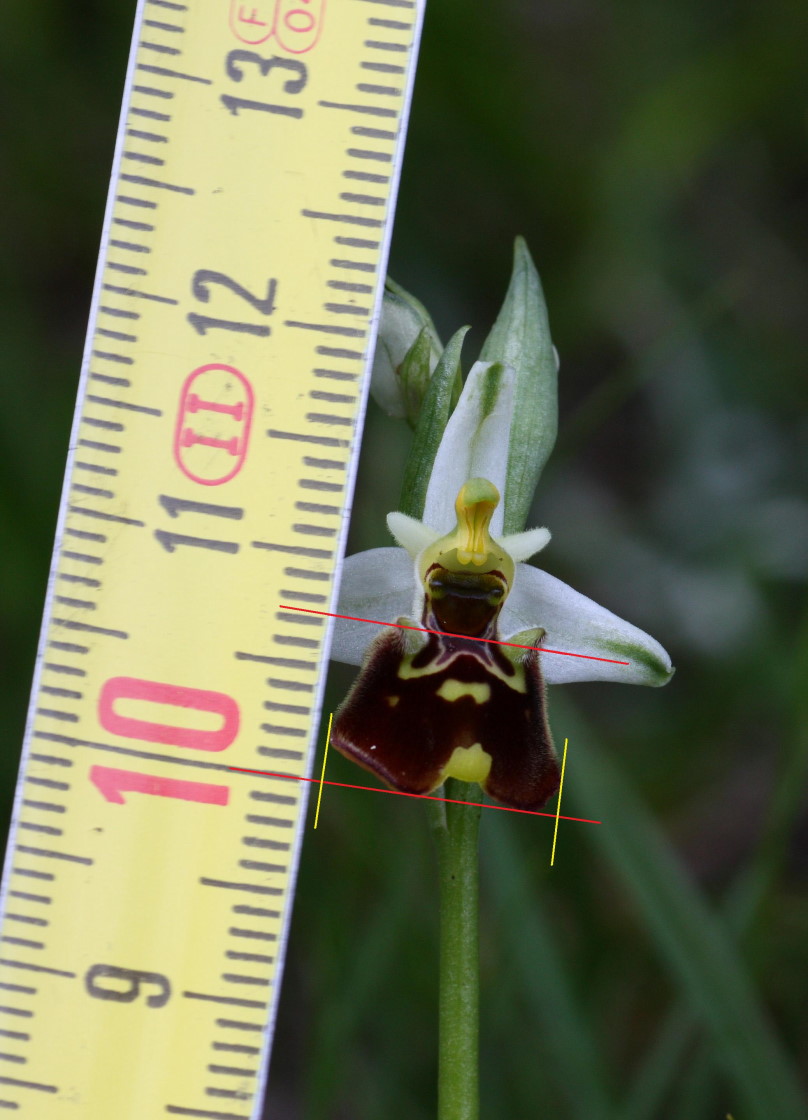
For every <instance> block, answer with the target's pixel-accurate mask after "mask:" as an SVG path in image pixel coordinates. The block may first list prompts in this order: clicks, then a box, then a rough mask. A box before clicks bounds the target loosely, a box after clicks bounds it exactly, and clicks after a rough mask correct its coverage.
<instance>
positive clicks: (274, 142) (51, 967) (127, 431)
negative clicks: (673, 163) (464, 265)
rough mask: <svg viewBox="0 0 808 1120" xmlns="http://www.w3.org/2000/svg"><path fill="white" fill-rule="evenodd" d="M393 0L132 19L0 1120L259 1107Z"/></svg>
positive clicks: (326, 600) (22, 829)
mask: <svg viewBox="0 0 808 1120" xmlns="http://www.w3.org/2000/svg"><path fill="white" fill-rule="evenodd" d="M422 6H423V5H422V3H421V2H420V0H419V2H418V3H416V2H413V0H328V2H327V3H326V0H274V2H273V0H250V3H249V4H242V3H240V2H239V0H231V2H230V5H229V7H228V4H227V3H224V2H222V3H218V4H214V3H210V2H207V0H188V2H187V3H184V4H182V3H175V2H170V0H141V3H140V5H139V7H138V11H137V16H136V22H135V31H134V38H133V45H132V52H131V57H130V62H129V69H128V74H127V80H126V89H125V94H124V101H123V110H122V115H121V124H120V129H119V135H118V140H117V146H116V152H115V160H114V166H113V173H112V182H111V187H110V193H109V200H108V204H107V211H106V216H105V222H104V231H103V237H102V245H101V253H100V258H99V266H98V273H97V278H96V284H95V289H94V294H93V301H92V309H91V316H90V326H89V331H88V339H87V346H86V350H85V356H84V363H83V368H82V377H81V383H80V388H79V398H78V404H77V409H76V416H75V421H74V426H73V432H72V437H71V441H70V452H69V457H68V463H67V471H66V477H65V489H64V494H63V499H62V507H61V511H60V516H59V523H58V526H57V532H56V547H55V552H54V561H53V566H52V570H51V578H50V582H49V588H48V598H47V603H46V608H45V616H44V622H43V629H42V636H41V641H40V648H39V654H38V659H37V667H36V673H35V680H34V687H33V695H32V702H31V710H30V715H29V720H28V725H27V728H26V738H25V746H24V752H23V759H22V763H21V768H20V776H19V784H18V789H17V797H16V801H15V806H14V816H13V824H12V829H11V835H10V839H9V846H8V855H7V860H6V866H5V873H4V880H3V894H2V939H3V952H2V957H1V958H0V986H1V987H2V989H3V993H2V994H3V999H2V1007H0V1038H2V1050H3V1052H4V1053H3V1057H4V1059H6V1060H5V1061H4V1062H3V1069H2V1071H0V1107H2V1108H8V1109H10V1110H11V1109H14V1110H16V1109H19V1111H20V1112H21V1113H22V1114H25V1113H26V1112H27V1114H28V1115H30V1116H35V1117H37V1120H50V1118H54V1120H61V1118H63V1117H70V1116H75V1117H81V1120H110V1118H111V1117H115V1118H116V1120H127V1118H132V1120H134V1118H135V1117H136V1118H137V1120H145V1118H155V1120H156V1118H157V1117H162V1116H167V1115H170V1116H187V1117H207V1118H211V1120H249V1118H253V1120H255V1118H257V1117H258V1116H259V1115H260V1114H261V1109H262V1100H263V1094H264V1089H265V1083H266V1079H267V1070H268V1062H269V1048H270V1042H271V1034H272V1026H273V1022H274V1018H275V1011H276V1005H277V998H278V989H279V981H280V975H281V967H282V962H283V957H284V950H285V942H286V936H287V931H288V928H289V920H290V911H291V903H292V897H293V893H294V883H295V873H296V868H297V863H298V858H299V852H300V845H301V837H302V826H303V820H304V815H305V811H306V804H307V798H306V788H307V783H306V782H303V781H300V782H295V781H290V780H288V779H283V778H272V777H267V776H263V775H257V774H253V775H251V774H248V773H236V772H235V771H234V770H233V769H232V768H233V767H236V768H240V769H241V770H242V771H248V770H261V771H274V772H282V773H284V774H290V775H294V776H299V777H301V778H308V777H309V776H310V775H311V770H312V762H313V754H314V748H315V744H316V740H317V732H318V724H319V716H320V706H321V694H322V689H323V683H324V676H325V664H326V658H327V651H328V636H329V634H328V625H327V623H326V622H325V620H324V619H322V618H320V617H316V616H312V615H305V614H299V613H296V612H290V611H283V610H280V609H279V604H281V603H290V602H291V603H295V602H299V603H301V604H308V605H314V606H317V607H318V608H319V609H322V610H326V611H328V610H331V611H333V610H334V609H335V607H334V606H333V602H334V588H335V582H336V579H337V574H338V567H339V562H340V558H341V555H342V551H343V548H344V540H345V531H346V520H347V519H346V517H345V516H344V515H345V512H346V509H347V507H348V504H349V497H350V493H351V490H352V486H353V480H354V475H355V471H356V461H357V454H358V446H357V444H358V435H357V433H358V432H359V431H360V430H361V420H362V416H363V409H364V402H365V399H366V390H367V380H368V376H369V361H370V358H371V356H372V348H373V342H374V327H373V324H374V322H375V317H376V315H377V312H378V308H379V306H380V302H381V288H382V284H383V279H384V272H385V268H386V260H387V253H388V246H389V238H390V230H391V223H392V215H393V207H394V202H395V193H396V187H397V181H398V174H399V169H400V164H401V159H402V152H403V143H404V132H405V125H406V116H407V112H408V107H409V100H410V93H411V88H412V82H413V77H414V70H415V54H416V49H417V43H418V36H419V31H420V23H421V18H422Z"/></svg>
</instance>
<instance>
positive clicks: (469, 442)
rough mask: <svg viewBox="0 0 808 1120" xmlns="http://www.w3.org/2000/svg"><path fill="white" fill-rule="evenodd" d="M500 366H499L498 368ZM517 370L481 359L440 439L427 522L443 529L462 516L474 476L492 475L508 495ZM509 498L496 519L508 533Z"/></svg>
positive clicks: (498, 528) (496, 531) (495, 528)
mask: <svg viewBox="0 0 808 1120" xmlns="http://www.w3.org/2000/svg"><path fill="white" fill-rule="evenodd" d="M495 367H496V368H495ZM513 387H514V372H513V370H512V369H510V367H508V366H498V364H497V363H495V362H475V363H474V365H473V366H472V367H471V370H470V371H469V375H468V377H467V378H466V384H465V385H464V386H463V392H462V393H461V394H460V400H459V401H458V402H457V407H456V408H455V410H454V412H453V413H452V415H451V417H450V418H449V423H448V424H447V425H446V430H445V431H444V433H443V439H442V440H441V442H440V447H439V448H438V453H437V455H436V456H435V463H434V465H433V467H432V477H431V479H430V482H429V486H428V488H427V492H426V502H425V505H424V521H425V522H426V524H427V525H429V526H431V527H432V528H433V529H437V530H439V531H440V533H441V534H443V533H448V532H449V531H450V530H451V529H452V527H453V526H454V525H455V522H456V520H457V518H456V515H455V499H456V498H457V495H458V493H459V492H460V488H461V487H462V486H463V485H464V483H466V482H468V480H469V479H470V478H487V479H488V481H489V482H493V484H494V486H496V488H497V489H498V490H499V492H500V495H501V496H503V497H504V494H505V484H506V482H507V477H508V445H509V433H510V430H511V423H512V420H513ZM502 510H503V503H502V501H500V503H499V505H498V506H497V508H496V510H495V511H494V516H493V518H492V519H491V527H490V531H491V535H492V536H493V537H496V538H498V537H499V536H500V535H501V533H502Z"/></svg>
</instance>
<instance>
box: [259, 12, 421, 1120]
mask: <svg viewBox="0 0 808 1120" xmlns="http://www.w3.org/2000/svg"><path fill="white" fill-rule="evenodd" d="M355 2H356V0H355ZM413 8H414V20H413V30H412V45H411V48H410V57H409V63H408V70H407V82H406V85H405V87H404V93H403V96H402V100H401V113H400V116H399V134H398V137H397V139H396V153H395V157H394V162H393V173H392V175H391V177H390V193H389V196H388V205H387V213H386V215H385V223H384V230H383V236H382V239H381V247H380V251H379V270H378V274H377V276H376V289H375V291H374V293H373V301H374V302H373V315H372V317H371V321H370V330H369V332H368V338H367V348H366V350H365V359H364V364H363V368H362V383H361V393H360V396H359V402H358V405H357V411H356V424H355V426H354V431H353V436H352V440H351V452H350V456H349V459H348V470H347V472H346V479H345V504H344V507H343V511H342V517H341V519H340V528H339V533H338V534H337V541H336V548H335V552H336V564H335V566H334V579H333V584H332V590H331V601H330V603H329V610H330V611H331V612H332V613H334V612H335V611H336V608H337V601H338V599H339V591H340V584H341V582H342V569H343V565H344V563H345V549H346V546H347V541H348V532H349V530H350V524H351V517H352V513H353V499H354V492H355V490H356V477H357V474H358V471H359V459H360V456H361V453H362V439H363V436H364V429H365V417H366V415H367V407H368V396H369V395H370V381H371V372H372V368H373V356H374V353H375V350H376V337H377V334H378V330H379V322H380V320H381V311H382V299H383V294H384V285H385V281H386V279H387V263H388V260H389V257H390V245H391V242H392V239H393V227H394V225H395V215H396V207H397V205H398V188H399V184H400V181H401V172H402V168H403V166H404V153H405V149H406V143H407V132H408V129H409V121H410V110H411V107H412V97H413V90H414V87H415V75H416V72H417V69H418V54H419V50H420V44H421V33H422V31H423V25H424V16H425V12H426V0H413ZM335 625H336V619H335V618H327V619H326V626H325V629H324V631H323V644H322V649H321V655H320V667H319V672H318V682H317V691H316V693H315V697H314V705H313V719H312V724H311V731H310V733H309V741H308V759H307V775H306V776H307V777H311V774H312V770H313V767H314V762H315V758H316V754H317V742H318V739H319V735H320V727H321V725H322V722H323V719H322V716H323V695H324V693H325V686H326V682H327V680H328V663H329V661H330V660H331V643H332V639H333V634H334V626H335ZM302 784H303V790H302V791H301V805H302V811H301V813H300V815H299V817H298V819H297V822H296V826H295V836H294V841H293V848H292V859H291V860H290V862H289V878H288V880H287V883H288V896H289V899H290V902H289V905H287V906H286V907H285V909H284V915H283V919H282V922H281V928H280V931H279V934H278V962H279V966H280V967H278V965H277V964H276V970H275V975H274V977H273V981H274V982H273V985H272V987H273V992H272V999H271V1000H270V1004H269V1008H268V1014H267V1023H266V1030H265V1034H264V1040H263V1044H262V1046H261V1062H260V1071H261V1073H260V1077H259V1078H258V1079H257V1081H256V1093H255V1098H254V1100H255V1104H254V1108H253V1111H252V1112H251V1114H250V1120H261V1116H262V1114H263V1111H264V1104H265V1094H266V1089H267V1086H268V1084H269V1068H270V1064H271V1060H272V1045H273V1042H274V1038H275V1026H276V1024H277V1019H278V1005H279V1002H280V993H281V988H282V981H283V973H284V971H285V967H286V953H287V949H288V944H289V933H290V929H291V923H292V914H293V911H294V900H295V895H296V893H297V877H298V871H299V869H300V859H301V855H302V851H303V842H304V831H305V828H306V820H307V816H308V802H309V796H310V793H311V783H310V782H303V783H302Z"/></svg>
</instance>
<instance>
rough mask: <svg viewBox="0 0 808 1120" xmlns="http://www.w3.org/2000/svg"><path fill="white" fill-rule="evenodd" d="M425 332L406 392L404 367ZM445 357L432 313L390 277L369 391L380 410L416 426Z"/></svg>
mask: <svg viewBox="0 0 808 1120" xmlns="http://www.w3.org/2000/svg"><path fill="white" fill-rule="evenodd" d="M422 332H423V333H424V340H423V342H422V343H420V344H419V349H418V351H417V352H416V353H415V354H413V355H412V358H411V361H410V363H409V365H408V374H407V386H406V389H405V386H404V385H402V365H403V363H404V360H405V359H406V358H407V357H408V355H409V354H410V352H411V351H412V350H413V347H414V345H415V344H416V342H417V340H418V338H419V335H421V334H422ZM442 353H443V346H442V345H441V341H440V338H439V337H438V332H437V331H436V330H435V324H434V323H433V322H432V319H431V318H430V315H429V312H428V311H427V310H426V308H425V307H424V305H423V304H422V303H421V302H420V301H419V300H417V299H416V298H415V296H413V295H410V293H409V292H407V291H405V290H404V289H403V288H402V287H400V286H399V285H398V284H396V283H395V281H394V280H391V279H390V277H389V276H388V278H387V282H386V283H385V288H384V301H383V304H382V316H381V321H380V323H379V333H378V336H377V339H376V351H375V353H374V355H373V372H372V374H371V381H370V391H371V393H372V395H373V399H374V400H375V401H376V403H377V404H378V405H379V407H380V408H383V409H384V411H385V412H386V413H388V414H389V415H390V416H395V417H397V418H403V417H405V416H406V417H407V418H408V419H409V421H410V423H411V424H414V423H415V417H417V413H418V408H419V407H420V401H421V400H422V399H423V393H424V391H425V389H426V384H427V382H428V380H429V376H430V375H431V373H432V371H433V370H434V368H435V366H436V365H437V363H438V359H439V358H440V356H441V354H442Z"/></svg>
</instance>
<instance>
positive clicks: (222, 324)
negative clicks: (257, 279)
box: [187, 268, 278, 338]
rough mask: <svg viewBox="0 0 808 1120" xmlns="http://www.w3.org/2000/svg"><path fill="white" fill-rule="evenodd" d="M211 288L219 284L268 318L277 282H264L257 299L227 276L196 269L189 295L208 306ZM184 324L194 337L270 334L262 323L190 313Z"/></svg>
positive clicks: (211, 270)
mask: <svg viewBox="0 0 808 1120" xmlns="http://www.w3.org/2000/svg"><path fill="white" fill-rule="evenodd" d="M211 284H220V285H221V286H222V287H223V288H226V289H228V290H229V291H231V292H233V293H234V295H237V296H238V297H239V298H240V299H243V300H246V302H247V303H249V305H250V306H251V307H254V308H255V310H256V311H257V312H259V314H261V315H271V314H272V312H273V311H274V310H275V292H276V290H277V286H278V282H277V280H272V279H270V280H267V294H266V296H265V297H264V298H263V299H261V297H260V296H254V295H253V294H252V292H250V291H249V290H248V289H247V288H245V287H244V285H243V284H239V283H238V282H237V281H236V280H234V279H233V278H232V277H231V276H227V275H226V274H225V273H224V272H215V271H214V270H213V269H210V268H200V269H199V270H198V271H197V272H195V273H194V278H193V280H192V282H191V291H192V292H193V294H194V297H195V298H196V299H198V300H199V301H200V302H201V303H208V302H209V301H210V297H211V292H210V286H209V285H211ZM187 319H188V322H189V323H190V324H191V326H192V327H193V328H194V330H195V331H196V332H197V333H198V334H202V335H204V334H206V333H207V332H208V331H211V330H222V331H236V332H237V333H239V334H254V335H258V337H259V338H266V337H267V336H268V335H269V334H270V329H269V327H268V326H266V325H265V324H263V323H242V322H239V321H237V320H235V319H219V318H216V317H213V316H210V315H200V314H198V313H197V312H196V311H191V312H190V313H189V314H188V316H187Z"/></svg>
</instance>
